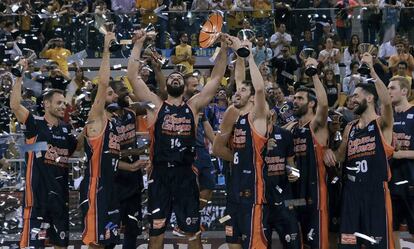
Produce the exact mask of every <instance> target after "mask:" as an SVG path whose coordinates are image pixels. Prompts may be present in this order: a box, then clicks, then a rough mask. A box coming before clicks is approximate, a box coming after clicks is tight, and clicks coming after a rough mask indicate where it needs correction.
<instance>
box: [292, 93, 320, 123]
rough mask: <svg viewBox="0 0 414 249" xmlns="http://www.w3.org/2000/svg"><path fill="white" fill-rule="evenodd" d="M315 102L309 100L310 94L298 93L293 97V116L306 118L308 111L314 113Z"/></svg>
mask: <svg viewBox="0 0 414 249" xmlns="http://www.w3.org/2000/svg"><path fill="white" fill-rule="evenodd" d="M314 104H315V102H314V101H309V100H308V93H307V92H305V91H298V92H296V93H295V96H294V97H293V114H294V115H295V116H296V117H298V118H301V117H303V116H305V115H306V114H307V113H308V111H312V108H313V106H314Z"/></svg>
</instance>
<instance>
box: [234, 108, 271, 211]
mask: <svg viewBox="0 0 414 249" xmlns="http://www.w3.org/2000/svg"><path fill="white" fill-rule="evenodd" d="M266 140H267V139H266V138H265V137H263V136H261V135H260V134H259V133H258V132H257V131H256V130H255V129H254V126H253V124H252V123H251V121H250V117H249V114H245V115H243V116H240V117H239V118H238V120H237V122H236V124H235V126H234V130H233V139H232V147H233V152H234V160H233V164H232V166H231V169H230V178H231V179H230V186H229V191H230V192H229V194H228V195H229V196H228V198H229V200H230V201H232V202H235V203H246V204H264V203H266V201H265V195H264V190H265V183H264V179H263V177H264V173H265V172H264V160H263V150H264V147H265V144H266Z"/></svg>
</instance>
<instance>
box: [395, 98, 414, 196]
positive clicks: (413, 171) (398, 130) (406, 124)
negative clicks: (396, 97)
mask: <svg viewBox="0 0 414 249" xmlns="http://www.w3.org/2000/svg"><path fill="white" fill-rule="evenodd" d="M393 129H394V135H395V138H396V139H397V144H398V147H399V150H414V106H412V107H411V108H410V109H408V110H407V111H405V112H394V128H393ZM391 172H392V179H391V182H392V183H395V182H401V181H405V180H407V181H408V182H409V185H410V186H413V185H414V160H412V159H392V160H391ZM403 185H404V184H403ZM403 185H400V186H401V187H405V186H403ZM394 188H396V185H394V184H390V189H391V190H394ZM393 193H394V191H393Z"/></svg>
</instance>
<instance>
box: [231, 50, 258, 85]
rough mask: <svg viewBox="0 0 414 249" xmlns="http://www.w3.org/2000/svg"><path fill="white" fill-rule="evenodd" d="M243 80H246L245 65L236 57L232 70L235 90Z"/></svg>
mask: <svg viewBox="0 0 414 249" xmlns="http://www.w3.org/2000/svg"><path fill="white" fill-rule="evenodd" d="M255 64H256V63H255ZM245 79H246V65H245V63H244V59H243V58H241V57H239V56H237V59H236V68H235V70H234V80H235V82H236V89H237V87H238V86H239V85H240V84H241V83H242V82H243V81H244V80H245Z"/></svg>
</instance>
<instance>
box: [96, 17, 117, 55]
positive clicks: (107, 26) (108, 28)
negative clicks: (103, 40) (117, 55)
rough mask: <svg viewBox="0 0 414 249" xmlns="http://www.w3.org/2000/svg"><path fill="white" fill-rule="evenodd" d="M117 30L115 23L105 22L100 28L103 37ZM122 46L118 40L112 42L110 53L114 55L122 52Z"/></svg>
mask: <svg viewBox="0 0 414 249" xmlns="http://www.w3.org/2000/svg"><path fill="white" fill-rule="evenodd" d="M114 29H115V25H114V23H113V22H105V23H103V24H102V25H101V26H100V27H99V28H98V30H99V32H100V33H101V34H103V35H106V34H107V33H109V32H113V31H114ZM121 48H122V45H121V44H120V43H119V42H118V41H117V40H112V41H111V43H110V45H109V52H111V53H113V52H116V51H119V50H121Z"/></svg>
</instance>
